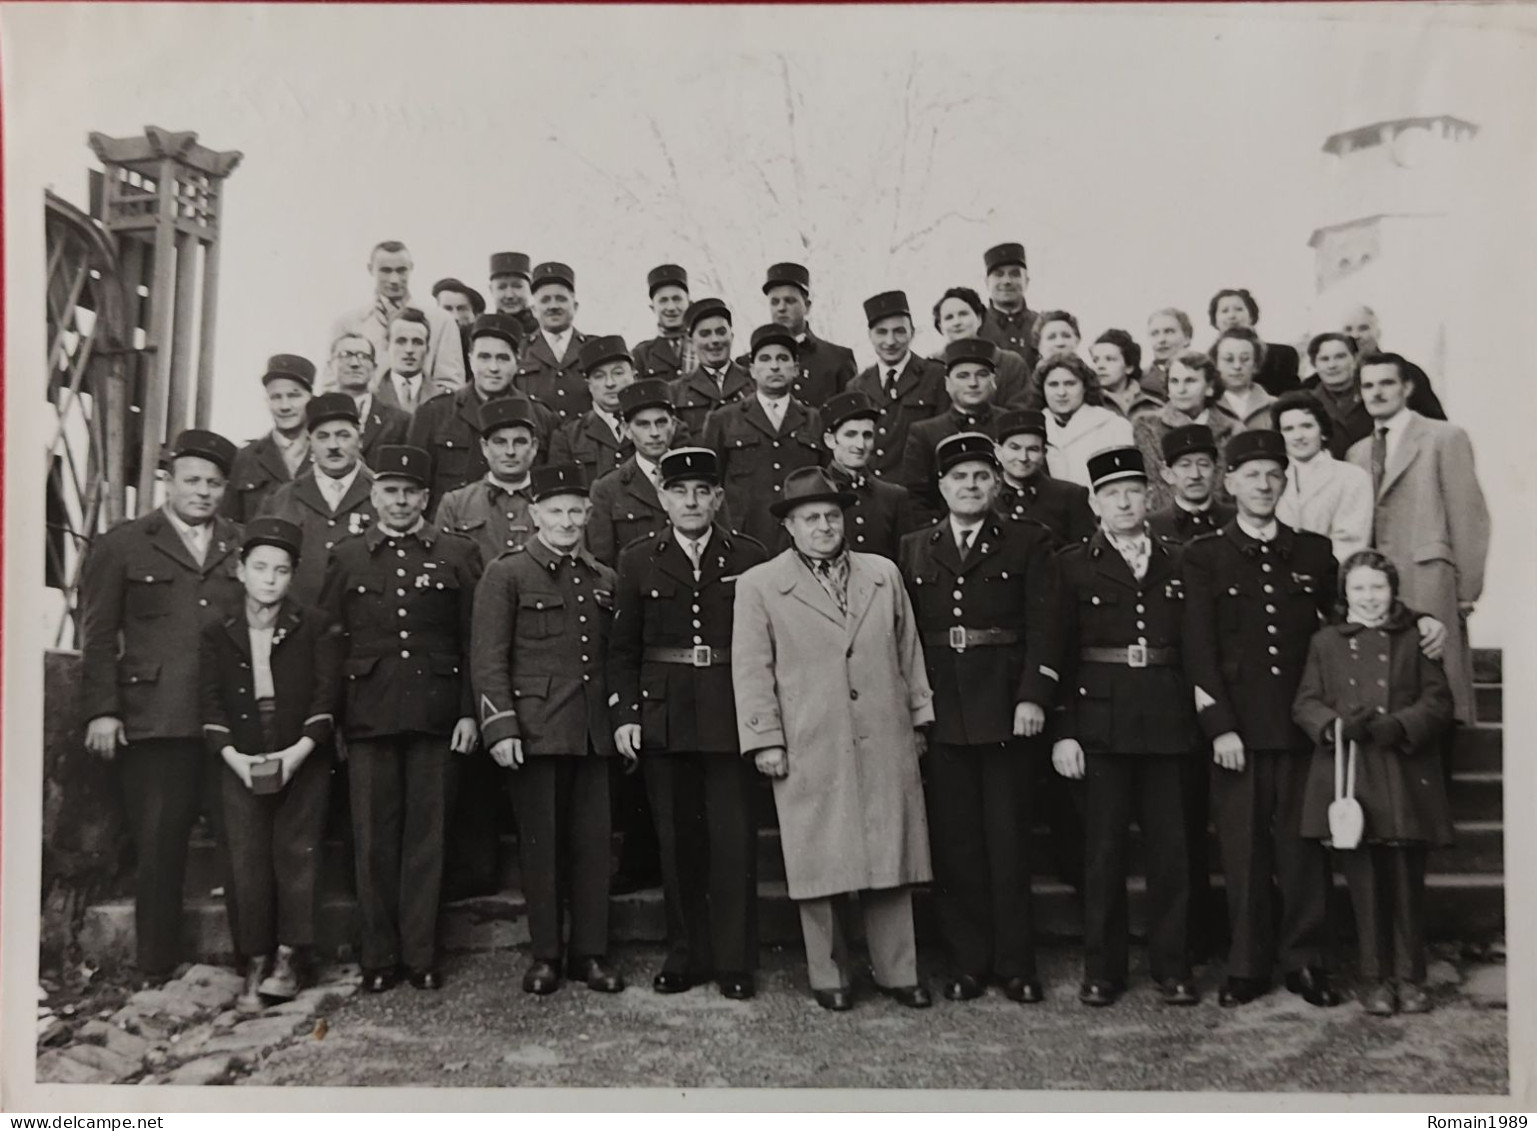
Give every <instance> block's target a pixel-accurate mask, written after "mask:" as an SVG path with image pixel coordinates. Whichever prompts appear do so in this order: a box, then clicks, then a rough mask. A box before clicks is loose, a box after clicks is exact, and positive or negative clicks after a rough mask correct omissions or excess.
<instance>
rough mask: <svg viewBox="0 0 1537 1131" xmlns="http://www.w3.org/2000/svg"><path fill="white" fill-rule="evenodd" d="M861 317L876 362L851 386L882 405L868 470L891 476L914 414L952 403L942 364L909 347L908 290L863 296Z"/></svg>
mask: <svg viewBox="0 0 1537 1131" xmlns="http://www.w3.org/2000/svg"><path fill="white" fill-rule="evenodd" d="M864 305H865V320H866V322H867V323H868V324H869V327H870V344H871V345H872V346H874V347H875V356H876V360H877V362H878V364H876V365H872V366H871V367H870V368H868V369H866V370H864V371H863V372H862V373H860V374H859V376H858V377H856V378H854V380H853V381H851V382H849V388H850V389H853V390H854V391H856V392H860V393H863V394H864V395H865V396H867V397H869V398H870V400H871V401H872V402H873V403H874V404H875V406H876V407H877V408H879V409H880V410H881V417H880V419H879V420H878V421H876V423H875V455H874V456H873V457H872V458H871V460H870V470H871V471H873V472H874V473H875V474H877V475H880V476H884V477H887V478H895V477H896V476H897V475H898V473H899V471H900V469H901V466H902V455H903V453H904V452H905V451H906V450H907V429H908V428H909V427H910V426H911V425H912V424H913V423H914V422H915V421H918V420H927V419H929V417H931V416H938V415H939V414H940V413H942V412H944V411H945V410H946V409H947V408H949V407H950V398H949V397H948V396H947V395H946V394H945V369H944V366H943V365H941V364H940V363H939V362H937V361H929V360H928V359H927V358H922V357H919V356H918V355H917V354H915V353H913V351H912V343H913V315H912V311H911V310H910V309H909V308H908V305H907V296H906V295H905V294H903V293H902V292H901V291H885V292H883V293H881V294H878V295H875V296H874V297H872V298H868V299H866V300H865V304H864Z"/></svg>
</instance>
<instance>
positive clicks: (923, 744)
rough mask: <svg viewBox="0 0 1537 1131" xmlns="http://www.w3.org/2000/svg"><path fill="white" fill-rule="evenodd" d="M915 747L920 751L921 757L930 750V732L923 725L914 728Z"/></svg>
mask: <svg viewBox="0 0 1537 1131" xmlns="http://www.w3.org/2000/svg"><path fill="white" fill-rule="evenodd" d="M913 748H914V749H916V750H917V751H918V757H920V758H922V757H923V756H924V755H925V754H927V753H928V752H929V732H928V731H926V730H924V729H923V728H922V727H914V728H913Z"/></svg>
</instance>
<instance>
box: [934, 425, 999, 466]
mask: <svg viewBox="0 0 1537 1131" xmlns="http://www.w3.org/2000/svg"><path fill="white" fill-rule="evenodd" d="M974 460H980V461H981V462H983V463H986V464H990V465H992V466H993V467H995V468H996V467H998V466H1000V465H999V463H998V449H997V447H996V445H994V443H993V438H992V437H991V436H989V435H987V434H986V433H984V432H957V433H956V434H955V435H954V436H946V437H945V438H944V439H943V440H941V441H940V442H939V446H938V447H936V448H935V449H934V470H935V472H936V474H937V475H945V474H947V473H948V472H949V470H950V469H951V468H952V467H956V466H958V465H960V464H963V463H970V462H972V461H974Z"/></svg>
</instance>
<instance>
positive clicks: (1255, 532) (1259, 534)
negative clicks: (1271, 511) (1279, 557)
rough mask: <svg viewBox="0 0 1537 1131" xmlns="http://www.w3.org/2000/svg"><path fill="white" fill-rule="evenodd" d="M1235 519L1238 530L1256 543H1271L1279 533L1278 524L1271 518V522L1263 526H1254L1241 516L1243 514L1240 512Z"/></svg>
mask: <svg viewBox="0 0 1537 1131" xmlns="http://www.w3.org/2000/svg"><path fill="white" fill-rule="evenodd" d="M1237 518H1238V529H1239V530H1242V531H1243V532H1244V533H1245V534H1247V535H1248V536H1249V537H1250V538H1253V539H1254V540H1255V541H1256V542H1270V541H1273V540H1274V538H1275V536H1276V535H1277V534H1278V533H1280V529H1279V524H1278V523H1277V522H1276V520H1275V519H1274V518H1271V520H1270V521H1269V522H1267V523H1265V524H1264V525H1263V526H1255V525H1254V524H1253V523H1251V522H1250V521H1249V520H1248V519H1246V518H1245V517H1244V516H1243V513H1242V512H1241V511H1240V512H1239V514H1238V515H1237Z"/></svg>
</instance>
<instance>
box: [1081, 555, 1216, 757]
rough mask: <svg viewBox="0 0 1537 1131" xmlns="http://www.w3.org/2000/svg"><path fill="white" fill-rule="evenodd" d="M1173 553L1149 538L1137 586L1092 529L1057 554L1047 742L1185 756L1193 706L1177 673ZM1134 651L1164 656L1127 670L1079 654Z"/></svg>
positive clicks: (1178, 589)
mask: <svg viewBox="0 0 1537 1131" xmlns="http://www.w3.org/2000/svg"><path fill="white" fill-rule="evenodd" d="M1180 553H1181V551H1180V549H1179V547H1178V546H1170V545H1167V544H1165V543H1161V542H1159V541H1158V540H1157V539H1156V538H1153V539H1152V552H1151V553H1150V554H1149V555H1148V565H1147V574H1146V575H1145V576H1144V577H1143V579H1142V580H1141V581H1138V580H1137V579H1136V578H1135V577H1133V576H1132V572H1131V567H1130V566H1128V565H1127V564H1126V559H1125V558H1123V557H1121V554H1120V551H1118V550H1117V549H1116V548H1115V547H1114V546H1113V545H1111V544H1110V541H1109V539H1107V538H1106V536H1105V534H1104V533H1103V532H1102V531H1097V532H1096V533H1095V534H1094V536H1093V537H1092V538H1090V539H1089V541H1088V542H1079V543H1077V544H1075V545H1072V546H1068V547H1066V548H1065V549H1063V550H1062V552H1061V553H1060V554H1059V555H1058V556H1057V566H1058V568H1059V569H1060V570H1061V573H1062V604H1061V606H1060V607H1061V615H1062V624H1063V628H1062V696H1061V710H1060V711H1059V712H1058V713H1057V715H1056V716H1055V718H1054V719H1053V720H1052V727H1051V733H1052V737H1053V738H1054V739H1062V738H1073V739H1077V740H1078V743H1079V745H1081V746H1082V747H1083V748H1084V750H1086V751H1089V752H1091V753H1099V754H1192V753H1194V752H1195V751H1196V750H1197V749H1199V746H1200V739H1201V734H1200V730H1199V729H1198V728H1197V726H1196V721H1195V704H1194V702H1193V700H1192V698H1191V694H1190V685H1189V684H1188V683H1187V682H1186V681H1185V672H1184V669H1183V668H1182V667H1181V666H1180V657H1179V649H1180V634H1181V633H1182V632H1183V630H1184V617H1185V585H1184V581H1183V579H1182V578H1181V576H1180ZM1132 646H1141V647H1147V648H1151V649H1166V650H1168V651H1169V652H1170V653H1171V654H1170V655H1167V656H1159V657H1157V660H1158V662H1157V663H1151V662H1150V663H1148V665H1147V666H1145V667H1132V666H1131V665H1130V664H1129V663H1127V662H1125V661H1123V662H1119V663H1110V662H1107V661H1104V660H1088V659H1085V658H1084V657H1083V655H1082V652H1083V649H1085V648H1115V649H1125V648H1129V647H1132Z"/></svg>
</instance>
